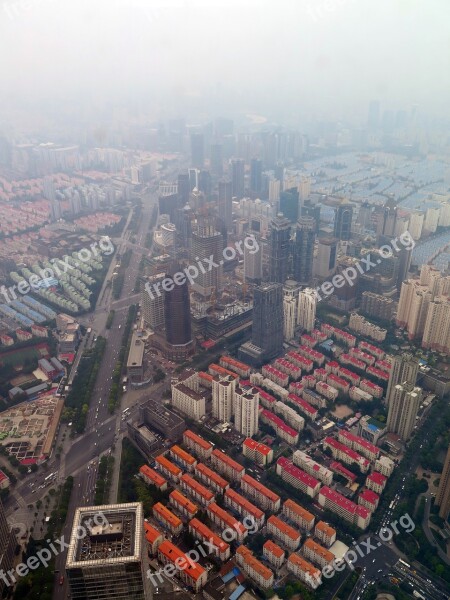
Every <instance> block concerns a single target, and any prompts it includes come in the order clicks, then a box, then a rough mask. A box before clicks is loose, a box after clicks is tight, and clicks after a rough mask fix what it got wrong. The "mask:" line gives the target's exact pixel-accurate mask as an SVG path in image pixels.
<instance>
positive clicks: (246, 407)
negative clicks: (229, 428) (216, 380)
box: [234, 387, 259, 437]
mask: <svg viewBox="0 0 450 600" xmlns="http://www.w3.org/2000/svg"><path fill="white" fill-rule="evenodd" d="M258 414H259V392H258V390H257V389H256V388H251V389H247V390H244V389H242V388H240V387H238V388H236V390H235V392H234V428H235V429H236V431H239V433H242V434H243V435H245V436H246V437H252V436H253V435H255V433H257V431H258Z"/></svg>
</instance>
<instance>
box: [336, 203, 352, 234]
mask: <svg viewBox="0 0 450 600" xmlns="http://www.w3.org/2000/svg"><path fill="white" fill-rule="evenodd" d="M352 217H353V205H352V204H350V203H349V202H342V204H340V205H339V206H338V207H337V208H336V213H335V217H334V234H333V235H334V237H335V238H337V239H338V240H343V241H348V240H349V239H350V237H351V233H352Z"/></svg>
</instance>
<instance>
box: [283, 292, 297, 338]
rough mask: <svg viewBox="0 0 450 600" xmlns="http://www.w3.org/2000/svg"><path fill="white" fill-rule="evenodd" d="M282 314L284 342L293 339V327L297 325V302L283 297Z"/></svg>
mask: <svg viewBox="0 0 450 600" xmlns="http://www.w3.org/2000/svg"><path fill="white" fill-rule="evenodd" d="M283 314H284V327H283V333H284V339H285V341H286V342H289V341H290V340H293V339H294V333H295V326H296V324H297V301H296V299H295V298H291V297H289V296H285V297H284V298H283Z"/></svg>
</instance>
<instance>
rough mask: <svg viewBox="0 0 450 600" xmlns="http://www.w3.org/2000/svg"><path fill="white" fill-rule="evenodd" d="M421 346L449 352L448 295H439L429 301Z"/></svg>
mask: <svg viewBox="0 0 450 600" xmlns="http://www.w3.org/2000/svg"><path fill="white" fill-rule="evenodd" d="M422 347H423V348H430V349H431V350H434V351H435V352H444V353H445V354H450V300H449V298H448V296H440V297H437V298H434V300H433V301H432V302H430V304H429V306H428V314H427V317H426V321H425V327H424V332H423V338H422Z"/></svg>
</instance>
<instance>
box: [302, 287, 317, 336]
mask: <svg viewBox="0 0 450 600" xmlns="http://www.w3.org/2000/svg"><path fill="white" fill-rule="evenodd" d="M316 306H317V295H316V291H315V290H313V289H312V288H305V289H304V290H302V291H301V292H300V293H299V295H298V312H297V325H298V326H299V327H301V328H302V329H303V330H304V331H308V332H311V331H312V330H313V329H314V323H315V320H316Z"/></svg>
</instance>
